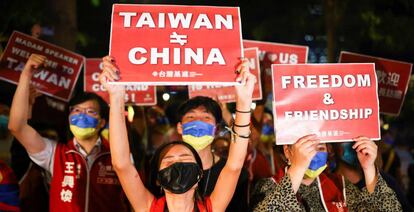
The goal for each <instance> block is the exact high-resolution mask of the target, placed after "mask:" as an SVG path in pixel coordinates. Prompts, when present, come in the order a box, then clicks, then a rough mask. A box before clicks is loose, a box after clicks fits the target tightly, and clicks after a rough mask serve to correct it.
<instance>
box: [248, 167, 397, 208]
mask: <svg viewBox="0 0 414 212" xmlns="http://www.w3.org/2000/svg"><path fill="white" fill-rule="evenodd" d="M345 189H346V204H347V207H348V210H349V211H402V208H401V204H400V203H399V202H398V200H397V197H396V195H395V193H394V191H393V190H392V189H391V188H390V187H388V185H387V184H386V182H385V180H384V179H383V178H382V177H381V175H380V174H378V182H377V185H376V186H375V190H374V192H373V193H372V194H370V193H368V190H367V189H366V188H363V189H361V190H360V189H359V188H358V187H356V186H355V185H354V184H352V183H351V182H349V181H347V180H345ZM298 193H299V195H300V197H301V198H302V201H304V202H306V208H305V205H304V204H302V203H301V202H299V201H298V199H297V198H296V195H295V194H294V192H293V188H292V182H291V180H290V178H289V176H288V175H286V174H285V176H284V177H283V178H282V180H281V181H280V183H275V181H274V180H273V179H272V178H266V179H262V180H261V181H259V182H258V183H257V185H256V187H255V190H254V191H253V193H252V195H253V197H252V198H253V199H256V200H257V199H261V200H260V201H259V202H258V203H257V205H256V206H255V207H254V210H253V211H325V209H324V207H323V205H322V201H321V198H320V195H319V188H318V185H317V181H316V180H315V181H314V182H313V183H312V184H310V185H309V186H306V185H304V184H301V185H300V187H299V190H298Z"/></svg>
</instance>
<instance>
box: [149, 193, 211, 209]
mask: <svg viewBox="0 0 414 212" xmlns="http://www.w3.org/2000/svg"><path fill="white" fill-rule="evenodd" d="M165 203H166V199H165V196H164V197H161V198H159V199H157V198H154V200H153V201H152V203H151V208H150V212H163V211H164V209H165V207H166V205H165ZM196 207H197V208H194V210H193V211H200V212H211V211H213V206H212V205H211V200H210V197H205V198H204V203H203V202H202V201H197V205H196Z"/></svg>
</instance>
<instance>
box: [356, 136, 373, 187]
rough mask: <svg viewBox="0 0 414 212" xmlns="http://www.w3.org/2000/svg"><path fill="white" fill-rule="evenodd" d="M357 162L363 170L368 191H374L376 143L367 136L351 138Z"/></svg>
mask: <svg viewBox="0 0 414 212" xmlns="http://www.w3.org/2000/svg"><path fill="white" fill-rule="evenodd" d="M352 140H354V141H355V144H354V145H353V146H352V148H353V149H355V151H356V153H357V156H358V160H359V163H360V164H361V168H362V170H363V172H364V179H365V185H366V188H367V190H368V192H369V193H372V192H374V190H375V186H376V184H377V181H378V176H377V171H376V168H375V159H376V158H377V151H378V147H377V145H376V144H375V143H374V142H373V141H371V140H370V139H369V138H367V137H364V136H360V137H356V138H354V139H352Z"/></svg>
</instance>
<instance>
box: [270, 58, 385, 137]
mask: <svg viewBox="0 0 414 212" xmlns="http://www.w3.org/2000/svg"><path fill="white" fill-rule="evenodd" d="M272 74H273V93H274V94H275V95H273V101H274V102H273V109H274V111H273V113H274V117H275V119H274V120H275V132H276V144H292V143H295V142H296V141H297V140H298V139H299V138H300V137H302V136H305V135H308V134H317V135H318V137H319V138H320V139H321V141H323V142H335V141H349V140H351V139H352V138H354V137H357V136H367V137H369V138H371V139H373V140H379V139H380V128H379V111H378V95H377V79H376V75H375V66H374V64H373V63H362V64H298V65H273V66H272Z"/></svg>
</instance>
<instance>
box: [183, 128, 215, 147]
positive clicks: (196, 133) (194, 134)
mask: <svg viewBox="0 0 414 212" xmlns="http://www.w3.org/2000/svg"><path fill="white" fill-rule="evenodd" d="M182 127H183V141H184V142H186V143H188V144H190V145H191V146H192V147H193V148H194V149H196V150H197V151H200V150H202V149H204V148H206V147H207V146H208V145H210V144H211V142H213V140H214V134H215V132H216V127H215V126H214V125H212V124H209V123H206V122H203V121H191V122H187V123H185V124H183V126H182Z"/></svg>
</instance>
